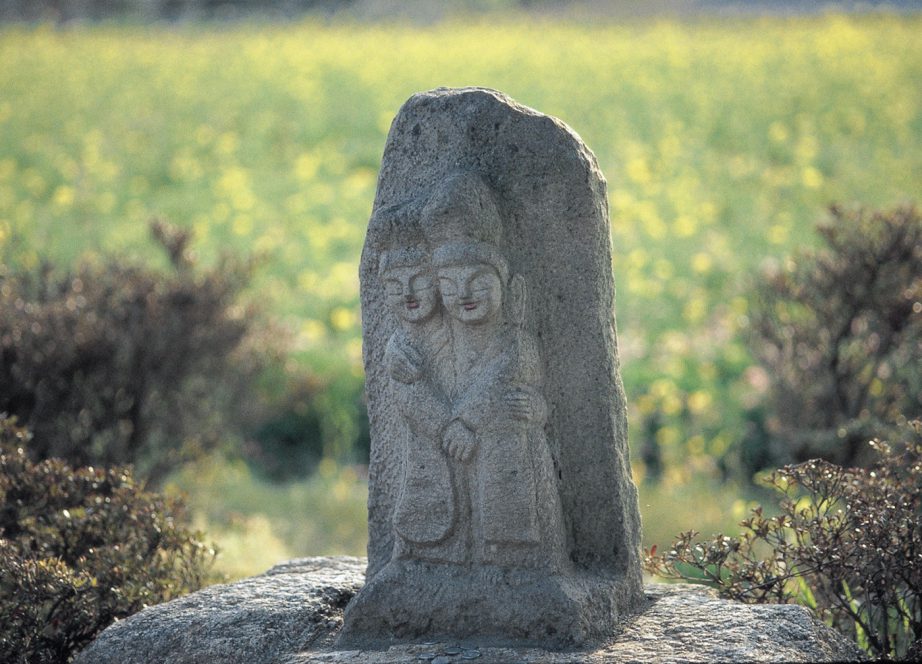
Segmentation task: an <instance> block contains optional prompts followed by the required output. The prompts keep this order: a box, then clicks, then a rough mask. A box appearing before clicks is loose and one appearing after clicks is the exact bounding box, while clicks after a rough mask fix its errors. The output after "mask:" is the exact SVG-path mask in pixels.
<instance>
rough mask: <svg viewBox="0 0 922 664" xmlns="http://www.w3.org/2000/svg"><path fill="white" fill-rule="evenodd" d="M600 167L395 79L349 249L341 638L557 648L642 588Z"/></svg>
mask: <svg viewBox="0 0 922 664" xmlns="http://www.w3.org/2000/svg"><path fill="white" fill-rule="evenodd" d="M610 242H611V241H610V228H609V220H608V207H607V197H606V185H605V180H604V178H603V177H602V174H601V173H600V172H599V169H598V165H597V164H596V161H595V157H594V156H593V155H592V153H591V152H590V151H589V149H588V148H587V147H586V146H585V145H584V144H583V143H582V141H581V140H580V138H579V137H578V136H577V135H576V134H575V133H574V132H573V131H572V130H570V129H569V128H568V127H567V126H566V125H564V124H563V123H562V122H560V121H559V120H556V119H554V118H551V117H548V116H546V115H543V114H541V113H538V112H537V111H534V110H532V109H528V108H525V107H523V106H521V105H519V104H516V103H515V102H514V101H512V100H511V99H509V98H508V97H505V96H504V95H502V94H501V93H498V92H496V91H493V90H485V89H479V88H464V89H444V88H440V89H438V90H432V91H430V92H425V93H420V94H417V95H414V96H413V97H412V98H411V99H410V100H409V101H408V102H407V103H406V104H404V106H403V108H401V110H400V112H399V113H398V115H397V117H396V118H395V120H394V123H393V125H392V126H391V130H390V133H389V135H388V140H387V145H386V146H385V150H384V156H383V158H382V164H381V171H380V175H379V180H378V190H377V195H376V199H375V204H374V210H373V213H372V217H371V220H370V222H369V226H368V233H367V237H366V243H365V247H364V251H363V254H362V261H361V267H360V279H361V297H362V328H363V341H364V360H365V375H366V393H367V398H368V411H369V418H370V421H371V440H372V449H371V465H370V483H369V503H368V506H369V548H368V554H369V564H368V583H367V585H366V586H365V588H364V590H363V591H362V592H361V593H360V594H359V595H358V597H356V599H355V600H354V601H353V602H352V603H351V604H350V606H349V607H348V608H347V611H346V619H345V625H344V628H343V632H342V634H341V636H340V644H341V645H342V646H343V647H351V646H365V647H372V646H374V647H382V646H384V645H387V644H389V643H393V642H398V641H401V640H411V639H416V638H419V637H429V638H442V637H445V638H477V639H479V640H480V641H481V642H486V641H489V642H494V643H497V644H500V643H502V644H507V645H508V644H524V645H528V644H540V645H553V646H556V647H569V646H572V645H575V644H581V643H586V642H589V641H591V640H593V639H599V638H603V637H604V636H606V635H608V634H610V633H611V630H612V628H613V625H614V624H615V623H616V622H617V621H618V619H619V617H620V616H622V615H623V614H626V613H629V612H631V611H633V610H635V609H636V608H638V607H639V606H640V605H641V604H642V602H643V593H642V588H641V575H640V564H639V545H640V516H639V510H638V505H637V492H636V488H635V487H634V485H633V482H632V481H631V473H630V465H629V461H628V449H627V435H626V429H627V422H626V411H625V399H624V392H623V388H622V385H621V378H620V371H619V365H618V348H617V337H616V333H615V320H614V283H613V278H612V270H611V246H610Z"/></svg>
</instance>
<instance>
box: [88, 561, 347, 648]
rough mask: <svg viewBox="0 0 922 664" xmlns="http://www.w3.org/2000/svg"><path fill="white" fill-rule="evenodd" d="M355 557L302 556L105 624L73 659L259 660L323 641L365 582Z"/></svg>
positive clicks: (340, 620) (337, 626)
mask: <svg viewBox="0 0 922 664" xmlns="http://www.w3.org/2000/svg"><path fill="white" fill-rule="evenodd" d="M364 566H365V560H364V559H361V558H347V557H340V558H304V559H300V560H292V561H290V562H287V563H283V564H281V565H276V566H275V567H273V568H272V569H270V570H269V571H268V572H266V573H265V574H261V575H260V576H254V577H251V578H249V579H244V580H243V581H239V582H237V583H233V584H222V585H216V586H209V587H208V588H205V589H203V590H200V591H198V592H195V593H192V594H191V595H187V596H185V597H180V598H179V599H175V600H173V601H172V602H167V603H166V604H159V605H157V606H152V607H149V608H147V609H144V610H143V611H141V612H140V613H136V614H135V615H133V616H131V617H129V618H128V619H126V620H122V621H119V622H116V623H115V624H113V625H111V626H110V627H109V628H108V629H106V630H105V631H104V632H103V633H102V634H101V635H100V636H99V637H98V638H97V639H96V640H95V641H94V642H93V643H92V644H90V646H89V647H88V648H86V649H85V650H84V651H83V652H81V653H80V655H79V656H78V657H77V659H76V660H75V661H76V663H77V664H156V663H158V662H163V663H164V664H167V663H169V664H217V663H218V662H220V663H221V664H261V663H266V664H268V663H269V662H281V661H283V659H284V658H285V657H287V656H288V655H290V654H292V653H296V652H299V651H302V650H309V649H311V648H315V647H322V646H323V645H327V646H329V645H330V643H331V642H332V635H333V634H335V632H336V631H337V630H338V629H339V627H340V626H341V625H342V612H343V608H344V607H345V606H346V603H347V602H348V601H349V600H350V599H351V598H352V597H353V595H355V593H356V592H357V591H358V589H359V588H361V587H362V584H363V583H364V581H365V579H364V573H363V570H364Z"/></svg>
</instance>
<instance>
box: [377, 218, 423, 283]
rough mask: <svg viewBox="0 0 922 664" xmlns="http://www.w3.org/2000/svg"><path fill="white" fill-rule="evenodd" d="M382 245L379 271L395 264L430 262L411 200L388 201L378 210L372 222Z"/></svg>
mask: <svg viewBox="0 0 922 664" xmlns="http://www.w3.org/2000/svg"><path fill="white" fill-rule="evenodd" d="M369 227H374V228H375V229H376V231H377V232H378V235H379V237H380V244H381V245H383V246H382V249H381V254H380V256H379V258H378V274H384V273H385V272H387V271H388V270H391V269H393V268H396V267H414V266H417V265H422V264H424V263H429V251H428V249H427V248H426V244H425V238H423V235H422V231H421V230H420V228H419V224H418V223H417V222H416V215H415V214H413V210H412V206H411V205H410V204H406V203H401V204H397V205H389V206H387V207H385V208H381V209H380V210H378V211H377V212H375V214H374V216H373V217H372V219H371V222H370V223H369Z"/></svg>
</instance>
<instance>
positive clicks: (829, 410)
mask: <svg viewBox="0 0 922 664" xmlns="http://www.w3.org/2000/svg"><path fill="white" fill-rule="evenodd" d="M830 211H831V217H832V218H831V223H829V224H827V225H825V226H821V227H820V228H819V233H820V235H821V236H822V238H823V240H824V242H825V245H826V246H825V247H824V248H823V249H821V250H819V251H810V252H802V253H801V254H799V255H797V256H795V257H794V258H793V259H792V260H790V261H789V262H788V263H787V264H786V265H785V267H784V269H782V270H780V271H778V272H777V273H776V274H774V275H768V276H767V278H766V279H765V281H764V282H763V283H762V285H761V286H760V287H759V288H758V292H757V297H756V298H755V302H754V305H753V307H752V316H751V320H752V337H751V346H752V349H753V353H754V355H755V356H756V357H757V358H758V360H759V361H760V362H761V363H762V365H763V367H764V368H765V370H766V374H767V376H768V377H769V379H770V381H771V386H770V389H769V397H768V403H767V404H766V410H767V418H766V422H765V425H766V433H767V436H768V439H769V441H770V442H769V453H768V454H766V453H764V451H762V452H760V453H758V454H755V455H751V456H752V457H753V459H754V463H755V464H756V467H753V468H752V470H758V469H759V468H758V466H762V467H771V466H778V465H781V464H783V463H791V462H800V461H805V460H807V459H810V458H813V457H821V458H825V459H827V460H829V461H833V462H835V463H838V464H840V465H849V466H850V465H855V464H863V463H865V462H867V461H869V460H870V456H869V450H868V448H867V447H866V446H865V445H864V442H865V441H867V440H870V439H871V438H874V437H881V438H886V437H888V436H889V435H891V434H892V431H893V429H892V423H896V422H898V421H900V418H901V417H903V416H905V417H906V418H909V419H913V418H918V417H922V216H920V214H919V212H918V211H917V210H916V209H915V208H914V207H912V206H903V207H898V208H896V209H893V210H889V211H884V212H869V211H866V210H845V209H843V208H841V207H836V206H833V207H832V208H831V209H830Z"/></svg>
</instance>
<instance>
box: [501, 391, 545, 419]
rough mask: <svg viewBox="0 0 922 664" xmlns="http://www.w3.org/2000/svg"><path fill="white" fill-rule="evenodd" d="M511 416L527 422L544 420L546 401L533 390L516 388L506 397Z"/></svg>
mask: <svg viewBox="0 0 922 664" xmlns="http://www.w3.org/2000/svg"><path fill="white" fill-rule="evenodd" d="M505 401H506V405H507V406H508V407H509V412H510V414H511V415H512V416H513V417H514V418H516V419H517V420H522V421H525V422H529V421H534V420H540V419H543V414H544V399H543V398H542V397H541V396H540V395H539V394H536V393H535V392H534V391H533V390H530V389H527V388H521V387H514V388H512V389H511V390H510V391H509V392H507V393H506V396H505Z"/></svg>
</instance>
